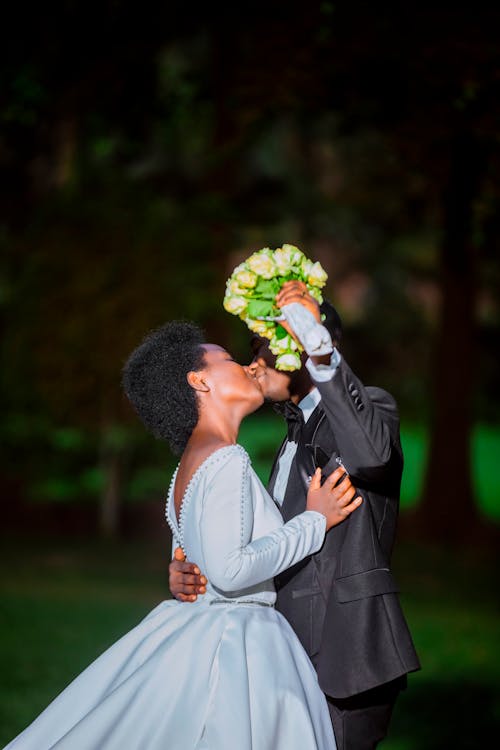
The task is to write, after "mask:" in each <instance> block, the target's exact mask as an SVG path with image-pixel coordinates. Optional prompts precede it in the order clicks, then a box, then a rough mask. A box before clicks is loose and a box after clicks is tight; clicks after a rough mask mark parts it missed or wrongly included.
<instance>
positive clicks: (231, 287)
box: [226, 279, 248, 297]
mask: <svg viewBox="0 0 500 750" xmlns="http://www.w3.org/2000/svg"><path fill="white" fill-rule="evenodd" d="M247 292H248V289H244V288H243V287H241V286H240V285H239V284H238V282H237V281H236V279H229V281H228V282H227V284H226V297H241V296H245V294H246V293H247Z"/></svg>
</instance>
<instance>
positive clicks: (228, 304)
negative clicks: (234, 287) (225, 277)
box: [223, 295, 248, 315]
mask: <svg viewBox="0 0 500 750" xmlns="http://www.w3.org/2000/svg"><path fill="white" fill-rule="evenodd" d="M223 305H224V310H226V311H227V312H228V313H231V314H232V315H241V313H242V312H243V311H244V310H246V308H247V307H248V300H247V299H245V297H233V296H231V295H227V296H226V297H224V302H223Z"/></svg>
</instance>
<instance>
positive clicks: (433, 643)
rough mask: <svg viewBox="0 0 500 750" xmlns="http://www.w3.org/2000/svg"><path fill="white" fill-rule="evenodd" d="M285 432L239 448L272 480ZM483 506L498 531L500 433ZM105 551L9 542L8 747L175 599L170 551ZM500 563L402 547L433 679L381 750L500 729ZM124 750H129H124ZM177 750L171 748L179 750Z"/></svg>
mask: <svg viewBox="0 0 500 750" xmlns="http://www.w3.org/2000/svg"><path fill="white" fill-rule="evenodd" d="M282 435H283V422H282V420H281V419H280V418H279V417H277V416H274V415H273V414H272V413H269V414H267V415H258V416H255V417H253V418H250V419H248V420H246V421H245V423H244V424H243V427H242V431H241V434H240V442H241V443H242V444H243V445H244V446H245V447H246V448H247V450H248V451H249V453H250V455H251V456H252V459H253V463H254V466H255V468H256V470H257V472H258V473H259V475H260V476H261V478H262V479H263V481H266V480H267V477H268V474H269V468H270V462H271V460H272V456H273V454H274V451H275V449H276V445H277V443H278V442H279V440H280V438H281V436H282ZM402 442H403V447H404V451H405V459H406V460H405V473H404V478H403V490H402V513H403V514H404V509H405V508H410V507H411V506H412V505H414V504H415V503H416V502H417V501H418V495H419V492H420V488H421V482H422V476H423V471H424V467H425V455H426V450H427V439H426V434H425V432H424V430H423V429H421V428H418V427H413V426H411V425H404V426H403V429H402ZM472 449H473V458H474V476H475V481H476V493H477V498H478V504H479V506H480V508H481V510H482V512H483V513H484V514H485V516H487V517H489V518H490V519H492V520H500V475H499V473H498V472H497V471H496V469H497V463H498V457H499V456H500V431H499V430H498V429H493V428H488V427H483V426H481V427H478V428H477V429H476V431H475V433H474V438H473V446H472ZM158 518H159V524H158V531H157V532H152V533H151V534H150V535H149V536H144V535H143V536H142V538H135V539H129V540H126V539H125V540H122V541H120V542H115V543H109V542H108V543H104V542H98V541H95V540H88V539H67V538H66V539H64V538H53V539H49V538H47V537H44V536H42V535H36V534H34V533H31V532H30V533H31V536H28V535H27V534H25V535H24V536H21V535H19V536H18V537H17V538H12V537H11V538H4V539H0V543H1V548H0V549H1V553H0V562H1V570H2V575H1V578H0V595H1V602H2V604H1V607H0V746H3V745H4V744H5V743H6V742H7V741H9V740H10V739H11V738H12V737H13V736H14V735H15V734H17V733H18V732H19V731H20V730H21V729H22V728H23V727H24V726H26V724H27V723H29V722H30V721H31V720H32V719H33V718H34V717H35V716H36V715H37V714H38V713H39V712H40V711H41V710H42V709H43V708H44V707H45V706H46V705H47V704H48V703H49V701H50V700H51V699H52V698H54V697H55V696H56V695H57V693H58V692H60V690H61V689H62V688H63V687H64V686H65V685H66V684H68V682H69V681H70V680H71V679H72V678H73V677H75V676H76V675H77V674H78V673H79V672H80V671H81V670H82V669H83V668H84V667H85V666H86V665H87V664H89V663H90V661H92V660H93V659H94V658H95V657H96V656H98V655H99V653H101V652H102V651H103V650H104V649H105V648H106V647H107V646H109V645H110V644H111V643H113V642H114V641H115V640H116V639H117V638H119V637H120V636H121V635H122V634H123V633H125V632H126V631H127V630H129V629H130V628H131V627H133V626H134V625H135V624H136V623H137V622H138V621H139V620H140V619H141V618H142V617H144V616H145V615H146V614H147V613H148V611H149V610H151V609H152V608H153V607H154V606H155V605H156V603H157V602H158V601H160V600H161V599H163V598H165V597H166V596H168V590H167V563H168V557H169V555H170V538H169V536H168V530H167V528H166V526H165V525H164V522H163V500H159V501H158ZM496 563H497V559H496V557H495V555H494V553H493V552H492V551H491V550H489V549H488V548H485V549H469V550H467V549H465V550H464V549H461V550H460V551H458V550H454V549H451V548H445V547H441V548H440V547H436V546H430V545H420V546H419V545H416V543H415V542H413V541H412V542H410V541H409V540H405V539H404V538H400V539H399V544H398V546H397V547H396V552H395V559H394V570H395V574H396V578H397V579H398V581H399V584H400V587H401V591H402V602H403V606H404V609H405V612H406V614H407V617H408V620H409V623H410V627H411V630H412V633H413V636H414V640H415V644H416V646H417V651H418V653H419V656H420V659H421V662H422V666H423V669H422V671H420V672H418V673H415V674H413V675H410V678H409V686H408V689H407V690H406V691H405V693H404V694H403V695H402V697H401V698H400V700H399V702H398V704H397V707H396V710H395V714H394V718H393V723H392V726H391V733H390V737H389V738H388V739H387V740H386V741H385V742H384V743H383V745H382V746H381V748H382V750H443V749H444V750H447V749H448V748H453V750H468V749H469V748H471V749H472V748H478V747H483V746H484V747H488V746H490V741H489V736H490V733H491V734H492V735H493V736H497V735H498V732H499V730H500V726H499V725H500V655H499V649H498V636H499V617H498V584H497V581H496V580H495V573H496ZM124 750H127V749H126V748H124ZM172 750H174V749H172Z"/></svg>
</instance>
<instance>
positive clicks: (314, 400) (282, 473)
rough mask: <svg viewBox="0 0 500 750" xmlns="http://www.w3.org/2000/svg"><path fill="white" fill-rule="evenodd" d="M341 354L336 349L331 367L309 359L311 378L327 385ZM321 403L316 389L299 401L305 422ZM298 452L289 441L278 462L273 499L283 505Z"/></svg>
mask: <svg viewBox="0 0 500 750" xmlns="http://www.w3.org/2000/svg"><path fill="white" fill-rule="evenodd" d="M340 359H341V357H340V354H339V352H338V351H337V349H334V350H333V352H332V356H331V359H330V364H329V365H314V364H313V362H312V361H311V360H310V359H308V360H307V362H306V367H307V369H308V370H309V372H310V374H311V377H312V378H313V380H315V381H316V382H317V383H325V382H327V381H328V380H331V379H332V378H333V376H334V375H335V371H336V369H337V367H338V366H339V363H340ZM320 401H321V395H320V392H319V391H318V389H317V388H316V387H314V388H312V389H311V390H310V391H309V393H308V394H307V396H304V398H303V399H302V401H299V404H298V406H299V407H300V409H302V413H303V415H304V422H307V420H308V419H309V417H310V416H311V414H312V413H313V411H314V410H315V408H316V407H317V405H318V404H319V402H320ZM296 452H297V443H295V442H293V441H292V440H289V441H288V442H287V444H286V446H285V450H284V451H283V453H282V455H281V457H280V460H279V462H278V474H277V477H276V481H275V483H274V489H273V497H274V500H275V501H276V502H277V503H278V505H281V504H282V503H283V500H284V498H285V492H286V486H287V484H288V478H289V476H290V467H291V465H292V461H293V459H294V456H295V454H296Z"/></svg>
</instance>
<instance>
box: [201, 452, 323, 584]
mask: <svg viewBox="0 0 500 750" xmlns="http://www.w3.org/2000/svg"><path fill="white" fill-rule="evenodd" d="M252 491H253V490H252V483H251V482H250V478H249V460H248V457H247V456H246V455H244V454H243V453H239V454H231V455H230V456H229V458H226V460H224V462H222V463H221V464H219V465H218V467H217V471H216V472H215V474H214V476H213V477H212V478H211V480H210V481H209V483H208V485H207V488H206V495H205V498H204V503H203V513H202V518H201V523H202V524H203V526H202V529H203V534H202V538H203V553H204V559H205V570H204V573H205V575H206V576H207V578H208V579H209V581H211V583H212V584H213V585H214V586H216V587H217V588H218V589H221V590H222V591H237V590H239V589H243V588H247V587H250V586H253V585H255V584H257V583H260V582H261V581H265V580H268V579H270V578H273V577H274V576H276V575H277V574H278V573H281V572H282V571H283V570H286V569H287V568H289V567H290V566H291V565H294V564H295V563H296V562H299V561H300V560H302V559H303V558H304V557H307V556H308V555H310V554H313V553H314V552H317V551H318V550H319V548H320V547H321V545H322V544H323V541H324V537H325V528H326V519H325V517H324V516H323V515H322V514H321V513H316V512H314V511H306V512H304V513H301V514H300V515H298V516H296V517H295V518H294V519H293V520H292V521H289V522H288V523H287V524H285V525H283V526H281V527H279V528H277V529H275V530H274V531H272V532H271V533H269V534H267V535H266V536H263V537H260V538H258V539H254V540H253V541H250V540H251V539H252V531H253V507H254V498H253V497H252ZM269 502H272V500H271V499H270V498H269Z"/></svg>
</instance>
